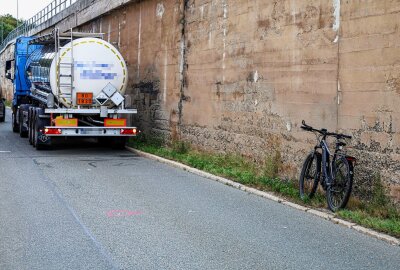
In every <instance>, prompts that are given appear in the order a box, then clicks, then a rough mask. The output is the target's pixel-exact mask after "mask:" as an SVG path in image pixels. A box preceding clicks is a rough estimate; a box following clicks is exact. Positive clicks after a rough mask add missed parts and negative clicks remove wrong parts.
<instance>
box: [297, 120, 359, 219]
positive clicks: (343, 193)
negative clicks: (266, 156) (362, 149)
mask: <svg viewBox="0 0 400 270" xmlns="http://www.w3.org/2000/svg"><path fill="white" fill-rule="evenodd" d="M301 128H302V129H304V130H306V131H310V132H313V133H314V134H315V135H316V137H317V144H316V145H315V146H314V150H313V151H311V152H310V153H309V154H308V155H307V157H306V159H305V161H304V164H303V168H302V170H301V174H300V179H299V184H300V197H301V198H302V199H303V200H304V199H306V198H309V199H311V198H312V197H313V196H314V194H315V192H316V191H317V188H318V183H319V182H320V183H321V186H322V188H323V189H324V190H325V191H326V199H327V203H328V207H329V209H330V210H331V211H332V212H335V211H337V210H338V209H341V208H344V207H346V205H347V202H348V201H349V198H350V194H351V190H352V186H353V176H354V167H355V164H356V158H355V157H352V156H349V155H347V154H346V152H345V151H344V150H343V148H344V147H345V146H346V143H345V142H344V140H345V139H351V138H352V137H351V136H349V135H345V134H339V133H333V132H328V130H326V129H314V128H313V127H311V126H309V125H307V124H306V123H305V121H304V120H303V121H302V126H301ZM329 136H331V137H335V138H336V147H335V151H334V153H333V154H332V152H331V150H329V147H328V144H327V142H326V140H327V137H329Z"/></svg>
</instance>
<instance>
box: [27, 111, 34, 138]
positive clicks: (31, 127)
mask: <svg viewBox="0 0 400 270" xmlns="http://www.w3.org/2000/svg"><path fill="white" fill-rule="evenodd" d="M32 115H33V108H32V107H29V109H28V138H29V144H30V145H32V144H33V136H32V134H33V132H32V130H33V126H32V123H33V121H32V119H33V118H32Z"/></svg>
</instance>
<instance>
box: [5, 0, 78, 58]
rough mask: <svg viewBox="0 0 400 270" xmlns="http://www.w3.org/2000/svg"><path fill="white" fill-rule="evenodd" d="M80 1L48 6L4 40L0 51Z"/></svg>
mask: <svg viewBox="0 0 400 270" xmlns="http://www.w3.org/2000/svg"><path fill="white" fill-rule="evenodd" d="M77 1H78V0H54V1H53V2H51V3H50V4H49V5H47V6H46V7H45V8H44V9H42V10H41V11H39V12H38V13H37V14H36V15H35V16H33V17H32V18H30V19H29V20H26V21H24V23H23V24H21V25H19V26H18V27H17V28H15V29H14V30H12V31H11V32H10V33H9V34H8V35H7V37H6V38H5V39H4V40H3V42H2V43H1V45H0V51H2V50H3V49H4V47H5V46H6V45H7V44H8V43H9V42H10V41H12V40H14V39H16V38H17V37H20V36H23V35H26V34H27V33H28V32H29V31H30V30H32V29H34V28H35V27H38V26H39V25H41V24H42V23H44V22H46V21H48V20H50V19H51V18H53V17H54V16H55V15H57V14H58V13H60V12H61V11H63V10H64V9H66V8H67V7H69V6H71V5H72V4H73V3H75V2H77Z"/></svg>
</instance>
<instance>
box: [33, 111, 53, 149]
mask: <svg viewBox="0 0 400 270" xmlns="http://www.w3.org/2000/svg"><path fill="white" fill-rule="evenodd" d="M43 112H44V110H43V109H41V108H37V109H35V117H34V118H33V119H34V121H33V122H34V129H33V138H34V139H33V143H34V147H36V150H43V149H45V148H46V147H47V146H50V144H49V143H48V142H42V141H41V140H40V139H39V136H40V135H42V134H41V132H40V130H41V129H43V128H44V127H45V126H46V125H49V124H50V123H49V119H41V118H39V115H41V114H43ZM49 140H50V139H49Z"/></svg>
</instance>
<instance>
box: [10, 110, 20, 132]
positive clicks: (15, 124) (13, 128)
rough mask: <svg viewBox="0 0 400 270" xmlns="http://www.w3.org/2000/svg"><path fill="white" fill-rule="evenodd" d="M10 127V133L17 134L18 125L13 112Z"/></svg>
mask: <svg viewBox="0 0 400 270" xmlns="http://www.w3.org/2000/svg"><path fill="white" fill-rule="evenodd" d="M11 125H12V131H13V132H15V133H17V132H18V131H19V125H18V123H17V118H16V116H15V113H14V112H13V113H12V120H11Z"/></svg>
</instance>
